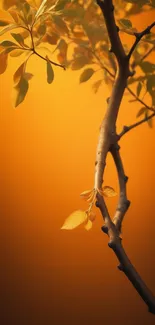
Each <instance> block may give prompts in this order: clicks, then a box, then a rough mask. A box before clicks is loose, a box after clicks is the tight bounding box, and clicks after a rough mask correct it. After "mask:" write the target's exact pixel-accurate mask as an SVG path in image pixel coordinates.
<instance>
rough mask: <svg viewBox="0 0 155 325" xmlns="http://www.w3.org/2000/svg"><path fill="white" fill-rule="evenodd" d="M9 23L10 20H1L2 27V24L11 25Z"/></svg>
mask: <svg viewBox="0 0 155 325" xmlns="http://www.w3.org/2000/svg"><path fill="white" fill-rule="evenodd" d="M9 24H10V22H9V21H5V20H0V27H1V26H7V25H9Z"/></svg>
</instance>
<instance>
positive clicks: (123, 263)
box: [96, 194, 155, 314]
mask: <svg viewBox="0 0 155 325" xmlns="http://www.w3.org/2000/svg"><path fill="white" fill-rule="evenodd" d="M96 205H97V207H99V209H100V211H101V213H102V216H103V219H104V222H105V225H104V226H103V227H102V231H103V232H104V233H106V234H107V235H108V236H109V243H108V246H109V247H110V248H111V249H112V250H113V251H114V253H115V255H116V256H117V258H118V260H119V262H120V264H119V265H118V269H119V270H120V271H122V272H124V274H125V275H126V276H127V278H128V279H129V281H130V282H131V283H132V285H133V286H134V287H135V289H136V290H137V292H138V293H139V295H140V296H141V298H142V299H143V300H144V302H145V303H146V305H147V306H148V308H149V312H151V313H153V314H155V299H154V296H153V294H152V292H151V291H150V290H149V289H148V287H147V286H146V285H145V283H144V282H143V280H142V279H141V277H140V275H139V274H138V273H137V271H136V269H135V268H134V266H133V265H132V264H131V262H130V260H129V258H128V256H127V255H126V253H125V251H124V248H123V246H122V241H121V239H120V238H119V234H118V231H117V228H116V226H115V225H114V223H113V222H112V221H111V219H110V215H109V212H108V210H107V208H106V205H105V202H104V199H103V197H102V196H100V195H99V194H98V197H97V203H96Z"/></svg>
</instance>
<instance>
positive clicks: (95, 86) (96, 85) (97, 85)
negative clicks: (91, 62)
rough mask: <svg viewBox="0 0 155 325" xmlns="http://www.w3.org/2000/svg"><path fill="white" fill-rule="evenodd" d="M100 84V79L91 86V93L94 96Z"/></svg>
mask: <svg viewBox="0 0 155 325" xmlns="http://www.w3.org/2000/svg"><path fill="white" fill-rule="evenodd" d="M102 82H103V80H102V79H100V80H97V81H95V83H94V84H93V91H94V93H95V94H96V93H97V92H98V90H99V88H100V86H101V84H102Z"/></svg>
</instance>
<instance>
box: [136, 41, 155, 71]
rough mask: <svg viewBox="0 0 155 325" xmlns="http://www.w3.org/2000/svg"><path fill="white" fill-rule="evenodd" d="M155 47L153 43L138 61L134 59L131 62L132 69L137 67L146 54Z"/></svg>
mask: <svg viewBox="0 0 155 325" xmlns="http://www.w3.org/2000/svg"><path fill="white" fill-rule="evenodd" d="M154 49H155V45H153V47H151V48H150V49H149V50H148V51H147V52H146V53H145V54H144V55H143V56H142V57H141V58H140V60H138V61H134V62H133V63H132V64H131V67H132V69H134V68H135V67H137V65H139V64H140V63H141V62H142V61H144V60H145V59H146V58H147V57H148V56H149V54H151V52H152V51H154Z"/></svg>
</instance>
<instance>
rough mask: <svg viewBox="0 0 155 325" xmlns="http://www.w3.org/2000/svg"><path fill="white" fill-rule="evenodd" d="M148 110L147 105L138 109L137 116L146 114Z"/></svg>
mask: <svg viewBox="0 0 155 325" xmlns="http://www.w3.org/2000/svg"><path fill="white" fill-rule="evenodd" d="M146 111H147V108H146V107H142V108H141V109H140V110H139V111H138V113H137V115H136V117H140V116H141V115H143V114H145V113H146Z"/></svg>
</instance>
